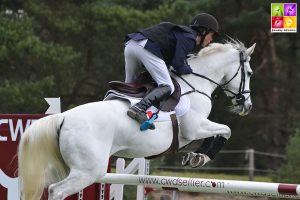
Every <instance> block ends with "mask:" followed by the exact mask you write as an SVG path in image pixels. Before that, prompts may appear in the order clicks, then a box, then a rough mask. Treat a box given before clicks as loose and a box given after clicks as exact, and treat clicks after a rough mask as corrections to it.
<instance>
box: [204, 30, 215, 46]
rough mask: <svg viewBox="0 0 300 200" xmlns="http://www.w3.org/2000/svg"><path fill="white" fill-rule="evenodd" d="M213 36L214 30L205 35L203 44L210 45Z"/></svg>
mask: <svg viewBox="0 0 300 200" xmlns="http://www.w3.org/2000/svg"><path fill="white" fill-rule="evenodd" d="M213 36H214V33H213V32H209V33H208V34H207V35H206V36H205V38H204V41H203V46H206V45H208V44H209V43H210V42H211V41H212V40H213Z"/></svg>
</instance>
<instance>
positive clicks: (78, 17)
mask: <svg viewBox="0 0 300 200" xmlns="http://www.w3.org/2000/svg"><path fill="white" fill-rule="evenodd" d="M274 2H281V1H275V0H274V1H272V3H274ZM270 6H271V1H269V0H265V1H261V0H248V1H242V0H214V1H210V0H201V1H199V0H140V1H135V0H127V1H122V0H60V1H53V0H42V1H41V0H27V1H20V0H14V1H10V0H2V1H1V2H0V9H1V10H0V70H1V73H0V112H1V113H43V112H44V111H45V110H46V107H47V105H46V103H45V102H43V100H42V99H43V98H44V97H55V96H60V97H61V98H62V103H63V110H67V109H69V108H72V107H74V106H76V105H80V104H83V103H87V102H91V101H99V100H101V99H102V98H103V96H104V94H105V91H106V90H107V89H108V87H107V82H108V81H110V80H123V79H124V58H123V49H124V44H123V41H124V36H125V35H126V34H127V33H130V32H133V31H136V30H137V29H141V28H145V27H148V26H150V25H153V24H155V23H158V22H160V21H171V22H174V23H179V24H188V23H189V22H190V20H191V19H192V17H193V16H194V15H196V14H198V13H200V12H208V13H211V14H213V15H214V16H216V18H217V19H218V20H219V23H220V28H221V31H220V32H221V33H222V35H223V36H225V35H229V36H231V37H233V38H238V39H239V40H241V41H243V42H244V43H245V45H246V46H248V47H249V46H251V45H252V44H253V43H254V42H255V43H257V46H256V49H255V52H254V54H253V56H252V60H251V66H252V68H253V70H254V77H253V79H252V82H251V84H252V85H251V90H252V101H253V106H254V108H253V112H252V113H251V114H250V115H249V116H246V117H243V118H241V117H238V116H235V115H232V114H230V113H228V112H227V111H226V109H224V107H226V106H228V105H229V102H228V101H227V99H226V98H225V97H224V95H222V94H220V95H219V97H218V98H217V99H216V100H215V101H214V102H213V103H214V109H213V111H212V114H211V116H210V119H212V120H213V121H216V122H218V123H224V124H227V125H229V127H231V129H232V138H231V139H230V141H229V142H228V144H227V146H226V148H229V149H245V148H255V149H257V150H260V151H267V152H274V153H283V152H284V149H285V147H286V144H287V141H288V138H289V136H290V135H291V134H292V133H293V130H294V129H295V128H297V127H299V112H298V111H299V107H300V104H299V102H300V101H299V99H300V96H299V95H300V91H299V90H300V88H299V87H297V86H299V82H300V81H299V80H300V79H299V76H300V73H299V62H300V61H299V59H297V57H299V56H300V52H299V45H300V44H299V43H300V40H299V34H271V33H270ZM298 22H299V20H298ZM203 67H205V66H203ZM219 160H220V162H224V160H222V158H221V159H219ZM165 161H166V162H169V163H172V162H175V161H174V157H171V158H166V159H165ZM176 162H177V161H176ZM228 163H229V162H228ZM279 164H280V163H277V162H276V161H272V160H270V161H269V162H263V163H257V165H268V166H267V167H270V168H272V167H274V166H278V165H279Z"/></svg>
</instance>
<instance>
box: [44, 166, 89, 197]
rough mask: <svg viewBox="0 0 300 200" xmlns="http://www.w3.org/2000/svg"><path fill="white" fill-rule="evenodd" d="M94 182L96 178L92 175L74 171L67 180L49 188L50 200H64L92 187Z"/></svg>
mask: <svg viewBox="0 0 300 200" xmlns="http://www.w3.org/2000/svg"><path fill="white" fill-rule="evenodd" d="M94 181H95V177H93V176H92V174H91V173H85V172H82V171H79V170H74V169H72V170H71V172H70V174H69V176H68V177H67V178H66V179H64V180H62V181H61V182H58V183H55V184H52V185H50V186H49V189H48V191H49V200H63V199H65V198H66V197H68V196H70V195H72V194H75V193H77V192H79V191H80V190H82V189H83V188H85V187H87V186H89V185H91V184H92V183H94Z"/></svg>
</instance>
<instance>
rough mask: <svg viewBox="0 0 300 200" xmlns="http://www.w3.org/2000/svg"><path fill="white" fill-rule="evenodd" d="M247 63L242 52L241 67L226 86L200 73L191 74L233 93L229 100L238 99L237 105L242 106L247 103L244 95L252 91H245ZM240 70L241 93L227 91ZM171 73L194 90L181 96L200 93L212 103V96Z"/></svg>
mask: <svg viewBox="0 0 300 200" xmlns="http://www.w3.org/2000/svg"><path fill="white" fill-rule="evenodd" d="M245 62H246V59H244V58H243V53H242V52H240V65H239V68H238V69H237V71H236V73H235V74H234V75H233V77H232V78H231V79H229V80H228V81H227V82H225V83H224V84H222V85H221V84H219V83H217V82H216V81H214V80H212V79H210V78H208V77H206V76H203V75H201V74H198V73H195V72H192V73H191V74H193V75H195V76H197V77H200V78H203V79H206V80H208V81H210V82H212V83H214V84H216V85H217V86H218V87H220V88H221V90H222V91H226V92H229V93H231V94H232V95H233V96H231V97H229V98H230V99H234V98H236V102H237V105H242V104H243V103H244V102H245V101H246V98H245V96H244V95H243V94H246V93H250V90H245ZM240 69H241V82H240V86H239V92H238V93H235V92H233V91H231V90H229V89H227V88H226V85H228V84H229V83H230V82H231V81H232V80H233V79H234V78H235V77H236V76H237V75H238V73H239V71H240ZM171 72H173V73H174V74H175V75H176V76H178V77H179V78H180V79H181V80H183V81H184V82H185V83H186V84H187V85H188V86H190V87H191V88H192V90H190V91H188V92H185V93H183V94H181V96H184V95H187V94H191V93H194V92H198V93H200V94H202V95H204V96H206V97H208V98H209V99H210V101H211V100H212V98H211V96H209V95H208V94H206V93H204V92H202V91H199V90H197V89H196V88H195V87H194V86H193V85H192V84H190V83H189V82H188V81H187V80H185V79H184V78H183V77H182V76H181V75H180V74H178V73H177V72H176V71H175V70H171ZM248 98H249V97H248ZM248 98H247V99H248Z"/></svg>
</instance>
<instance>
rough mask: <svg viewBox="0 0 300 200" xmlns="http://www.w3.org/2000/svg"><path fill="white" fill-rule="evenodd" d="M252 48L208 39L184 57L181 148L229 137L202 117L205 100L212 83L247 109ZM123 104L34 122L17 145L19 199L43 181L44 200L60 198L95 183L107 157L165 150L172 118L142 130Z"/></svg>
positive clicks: (33, 193) (35, 192) (29, 198)
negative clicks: (205, 44)
mask: <svg viewBox="0 0 300 200" xmlns="http://www.w3.org/2000/svg"><path fill="white" fill-rule="evenodd" d="M254 48H255V44H254V45H253V46H252V47H250V48H248V49H246V48H245V47H244V45H243V44H242V43H240V42H238V41H230V42H227V43H226V44H211V45H210V46H208V47H206V48H204V49H202V50H201V51H200V53H199V54H198V55H196V56H193V57H191V58H189V59H188V62H189V64H190V65H191V67H192V69H193V71H194V73H195V74H189V75H183V76H182V77H183V78H184V79H185V80H186V82H188V83H189V84H190V85H191V86H192V87H194V89H195V90H193V91H194V92H192V93H190V94H188V97H189V99H190V109H189V111H188V112H187V113H186V114H185V115H184V116H182V117H180V118H179V122H180V134H179V146H180V147H183V146H185V145H186V144H188V143H190V142H191V141H193V140H198V139H203V138H208V137H211V136H222V137H224V138H226V139H228V138H229V137H230V135H231V131H230V128H229V127H228V126H226V125H223V124H217V123H215V122H212V121H209V120H208V119H207V117H208V115H209V113H210V111H211V106H212V105H211V100H210V99H209V98H208V96H210V95H211V94H212V92H213V91H214V90H215V88H216V87H217V86H218V85H221V87H222V88H223V89H224V90H225V92H226V93H227V94H228V96H230V97H232V102H233V104H234V109H233V110H234V112H236V113H238V114H239V115H246V114H248V112H249V111H250V109H251V106H252V103H251V98H250V90H249V87H250V86H249V83H250V75H251V74H252V70H251V68H250V64H249V61H250V55H251V54H252V53H253V51H254ZM199 74H201V75H203V76H205V77H207V78H209V79H210V80H207V79H205V78H201V77H199ZM175 77H176V76H175ZM176 79H177V81H178V82H179V84H180V85H181V86H182V87H185V88H190V86H188V84H187V83H186V82H185V81H183V80H182V79H181V78H179V77H176ZM189 90H192V89H191V88H190V89H189ZM197 91H198V92H197ZM206 95H207V96H206ZM128 106H129V104H128V103H127V102H125V101H122V100H110V101H100V102H94V103H88V104H85V105H81V106H78V107H76V108H73V109H71V110H68V111H66V112H64V113H61V114H55V115H51V116H47V117H45V118H42V119H40V120H38V121H36V122H35V123H33V124H32V125H31V126H30V127H29V128H28V129H27V130H26V131H25V133H24V135H23V137H22V139H21V141H20V145H19V152H18V158H19V163H18V164H19V175H20V180H21V192H22V198H23V199H25V200H38V199H40V197H41V195H42V192H43V190H44V188H47V187H48V188H49V189H48V192H49V199H50V200H62V199H64V198H66V197H68V196H70V195H72V194H74V193H77V192H79V191H80V190H82V189H83V188H85V187H87V186H88V185H91V184H93V183H94V182H98V181H99V179H100V178H101V177H103V176H104V175H105V174H106V171H107V166H108V160H109V157H110V156H112V155H115V156H122V157H128V158H137V157H148V156H152V155H157V154H160V153H162V152H164V151H166V150H167V149H168V148H169V146H170V145H171V143H172V125H171V122H170V121H162V122H155V127H156V128H155V129H154V130H150V129H149V130H146V131H143V132H141V131H140V129H139V124H138V123H137V122H136V121H134V120H132V119H131V118H129V117H128V116H127V115H126V112H127V109H128Z"/></svg>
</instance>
